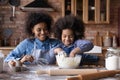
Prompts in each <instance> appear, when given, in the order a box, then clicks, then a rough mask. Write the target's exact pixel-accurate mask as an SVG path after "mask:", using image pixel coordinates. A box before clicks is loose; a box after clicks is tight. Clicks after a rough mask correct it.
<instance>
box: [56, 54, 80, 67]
mask: <svg viewBox="0 0 120 80" xmlns="http://www.w3.org/2000/svg"><path fill="white" fill-rule="evenodd" d="M56 60H57V64H58V66H59V67H60V68H77V67H78V66H79V64H80V62H81V56H80V55H76V56H75V57H66V53H64V52H61V53H59V54H58V55H56Z"/></svg>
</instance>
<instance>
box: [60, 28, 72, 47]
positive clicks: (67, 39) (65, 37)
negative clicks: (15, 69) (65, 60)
mask: <svg viewBox="0 0 120 80" xmlns="http://www.w3.org/2000/svg"><path fill="white" fill-rule="evenodd" d="M61 39H62V42H63V44H64V45H65V46H69V45H71V44H72V43H73V42H74V34H73V31H72V30H71V29H64V30H63V31H62V35H61Z"/></svg>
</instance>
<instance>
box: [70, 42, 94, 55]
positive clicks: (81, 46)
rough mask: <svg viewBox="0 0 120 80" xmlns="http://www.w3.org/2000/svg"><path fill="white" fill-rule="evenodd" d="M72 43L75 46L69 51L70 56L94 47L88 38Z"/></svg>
mask: <svg viewBox="0 0 120 80" xmlns="http://www.w3.org/2000/svg"><path fill="white" fill-rule="evenodd" d="M74 45H75V48H74V49H73V50H72V51H71V53H70V56H71V57H73V56H75V54H78V53H83V52H86V51H89V50H91V49H92V48H93V47H94V45H93V43H92V42H91V41H89V40H77V41H75V43H74Z"/></svg>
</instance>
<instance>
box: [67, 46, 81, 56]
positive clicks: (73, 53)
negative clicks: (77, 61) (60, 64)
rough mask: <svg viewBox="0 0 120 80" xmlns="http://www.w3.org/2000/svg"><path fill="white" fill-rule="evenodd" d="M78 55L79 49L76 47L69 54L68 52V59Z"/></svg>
mask: <svg viewBox="0 0 120 80" xmlns="http://www.w3.org/2000/svg"><path fill="white" fill-rule="evenodd" d="M78 53H80V48H79V47H76V48H74V49H73V50H72V51H71V52H70V54H69V56H70V57H74V56H75V55H76V54H78Z"/></svg>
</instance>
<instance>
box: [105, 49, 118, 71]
mask: <svg viewBox="0 0 120 80" xmlns="http://www.w3.org/2000/svg"><path fill="white" fill-rule="evenodd" d="M105 57H106V58H105V68H106V69H108V70H119V69H120V49H118V48H108V49H107V53H106V56H105Z"/></svg>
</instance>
